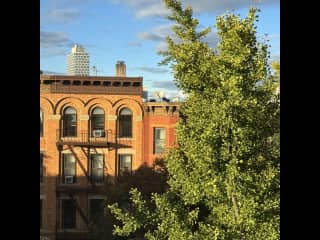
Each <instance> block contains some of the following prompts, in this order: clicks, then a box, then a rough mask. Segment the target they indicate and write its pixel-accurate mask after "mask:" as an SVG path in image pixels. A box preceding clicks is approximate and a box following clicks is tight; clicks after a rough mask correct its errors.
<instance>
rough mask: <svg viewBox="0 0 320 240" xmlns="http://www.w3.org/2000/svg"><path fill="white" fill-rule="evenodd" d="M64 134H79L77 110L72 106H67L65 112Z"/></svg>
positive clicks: (66, 135) (71, 135) (67, 135)
mask: <svg viewBox="0 0 320 240" xmlns="http://www.w3.org/2000/svg"><path fill="white" fill-rule="evenodd" d="M63 136H64V137H76V136H77V112H76V110H75V109H74V108H72V107H68V108H66V109H65V110H64V113H63Z"/></svg>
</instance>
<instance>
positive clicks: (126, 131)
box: [119, 108, 132, 137]
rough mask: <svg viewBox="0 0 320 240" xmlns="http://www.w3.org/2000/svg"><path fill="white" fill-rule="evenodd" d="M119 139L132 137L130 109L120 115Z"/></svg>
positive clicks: (123, 110)
mask: <svg viewBox="0 0 320 240" xmlns="http://www.w3.org/2000/svg"><path fill="white" fill-rule="evenodd" d="M119 137H132V112H131V111H130V109H128V108H124V109H122V110H121V111H120V114H119Z"/></svg>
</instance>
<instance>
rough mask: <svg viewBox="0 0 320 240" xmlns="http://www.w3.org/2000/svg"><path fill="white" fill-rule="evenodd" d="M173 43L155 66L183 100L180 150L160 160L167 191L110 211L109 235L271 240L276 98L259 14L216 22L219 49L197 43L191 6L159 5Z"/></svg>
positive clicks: (274, 229)
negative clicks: (165, 11) (168, 73)
mask: <svg viewBox="0 0 320 240" xmlns="http://www.w3.org/2000/svg"><path fill="white" fill-rule="evenodd" d="M165 3H166V5H167V7H168V8H169V9H170V10H171V15H170V16H169V19H170V20H172V21H174V22H175V25H174V26H173V31H174V33H175V34H176V36H177V38H178V41H173V39H171V38H170V37H168V38H167V43H168V50H167V51H166V52H162V54H163V55H164V60H163V62H162V63H164V64H170V66H171V68H172V71H173V74H174V78H175V81H176V84H177V86H178V87H179V88H180V89H181V90H182V91H183V92H184V93H186V95H187V96H188V97H187V99H186V101H185V102H184V103H183V105H182V106H181V118H180V121H179V123H178V125H177V139H178V143H179V146H178V147H177V148H175V149H173V150H172V151H170V153H169V155H168V156H167V159H166V167H167V169H168V173H169V179H168V185H169V189H168V191H166V192H165V193H164V194H153V197H152V202H153V204H154V205H155V208H153V209H151V208H150V207H149V205H150V203H148V202H147V201H146V199H145V198H143V196H142V195H141V193H140V192H139V191H137V190H136V189H133V190H132V191H131V192H130V193H131V200H132V207H133V208H134V210H133V211H124V210H123V209H121V208H120V207H119V205H117V204H114V205H112V206H109V207H110V209H111V211H112V213H113V214H114V216H115V217H116V218H117V219H118V220H119V221H120V222H121V224H119V225H117V226H115V229H114V234H117V235H119V236H128V235H129V234H131V236H132V233H134V232H137V231H140V232H141V230H143V231H144V232H145V238H147V239H150V240H156V239H170V240H179V239H181V240H186V239H187V240H189V239H190V240H191V239H192V240H202V239H203V240H205V239H208V240H209V239H210V240H215V239H217V240H218V239H219V240H223V239H226V240H234V239H241V240H257V239H264V240H275V239H279V231H280V230H279V224H280V223H279V220H280V216H279V201H280V199H279V195H280V179H279V175H280V158H279V124H280V123H279V108H280V104H279V99H278V98H275V97H274V96H275V93H274V84H273V81H272V78H270V77H269V74H268V70H267V69H268V66H267V60H268V49H267V45H266V44H265V43H259V42H258V41H257V38H256V34H257V32H256V26H255V22H256V20H257V17H258V15H257V12H258V10H257V9H255V8H251V9H250V10H249V12H248V14H247V16H246V17H245V18H244V19H241V18H240V17H239V16H237V15H235V14H233V13H228V14H225V15H222V16H220V17H218V18H217V19H216V28H217V30H218V35H219V38H220V41H219V44H218V46H217V49H212V48H210V47H209V46H208V44H207V43H206V42H205V41H204V36H206V34H207V33H208V32H209V31H210V29H209V28H207V29H205V30H202V31H198V30H197V27H198V20H197V19H195V18H193V16H192V15H193V12H192V8H191V7H187V8H185V9H183V8H182V5H181V2H180V1H177V0H165Z"/></svg>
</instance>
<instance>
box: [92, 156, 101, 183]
mask: <svg viewBox="0 0 320 240" xmlns="http://www.w3.org/2000/svg"><path fill="white" fill-rule="evenodd" d="M91 175H92V179H93V180H94V181H96V182H101V181H103V154H93V155H91Z"/></svg>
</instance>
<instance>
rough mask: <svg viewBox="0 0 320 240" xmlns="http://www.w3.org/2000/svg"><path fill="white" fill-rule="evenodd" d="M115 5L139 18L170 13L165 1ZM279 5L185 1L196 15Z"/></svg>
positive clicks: (259, 0)
mask: <svg viewBox="0 0 320 240" xmlns="http://www.w3.org/2000/svg"><path fill="white" fill-rule="evenodd" d="M113 2H114V3H118V4H126V5H128V6H130V7H132V8H133V9H134V12H135V16H136V17H137V18H143V17H152V16H161V17H163V16H166V15H167V14H168V13H169V11H168V10H167V9H166V7H165V5H164V2H163V0H113ZM273 3H277V4H278V3H279V0H255V1H253V0H183V1H182V4H183V6H184V7H185V6H187V5H191V6H192V8H193V10H194V12H195V13H208V12H214V13H221V12H224V11H226V10H233V9H234V10H236V9H239V8H245V7H249V6H252V5H255V6H258V7H259V6H260V5H264V4H273Z"/></svg>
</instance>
